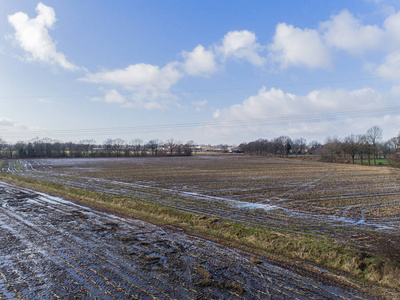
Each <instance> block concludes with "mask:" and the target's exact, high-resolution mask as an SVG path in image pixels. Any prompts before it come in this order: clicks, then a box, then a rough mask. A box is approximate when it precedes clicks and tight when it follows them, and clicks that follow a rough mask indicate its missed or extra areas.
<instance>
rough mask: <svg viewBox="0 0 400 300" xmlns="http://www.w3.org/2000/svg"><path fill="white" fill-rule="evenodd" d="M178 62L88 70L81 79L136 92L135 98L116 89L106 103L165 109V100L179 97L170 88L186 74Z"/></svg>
mask: <svg viewBox="0 0 400 300" xmlns="http://www.w3.org/2000/svg"><path fill="white" fill-rule="evenodd" d="M178 65H179V64H178V63H176V62H172V63H169V64H167V65H166V66H165V67H163V68H160V67H159V66H155V65H150V64H135V65H130V66H128V67H126V68H125V69H116V70H113V71H103V72H97V73H88V74H86V76H85V77H83V78H80V80H83V81H86V82H91V83H96V84H106V85H111V86H116V87H118V88H123V89H125V90H128V91H131V92H132V98H131V99H127V98H125V97H123V96H122V95H121V94H120V93H118V92H117V91H116V89H112V90H111V91H109V92H108V93H107V94H106V96H105V98H104V101H106V102H109V103H119V104H123V106H125V107H141V108H146V109H154V108H164V107H165V105H163V104H162V102H165V101H161V100H162V99H174V98H175V97H174V96H173V95H172V94H171V93H170V92H169V89H170V88H171V87H172V86H173V85H174V84H176V83H177V82H178V81H179V79H181V78H182V76H183V74H182V73H181V72H180V71H179V70H178V69H177V67H178ZM159 100H160V101H159Z"/></svg>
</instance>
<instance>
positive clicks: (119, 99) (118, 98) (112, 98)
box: [104, 89, 127, 104]
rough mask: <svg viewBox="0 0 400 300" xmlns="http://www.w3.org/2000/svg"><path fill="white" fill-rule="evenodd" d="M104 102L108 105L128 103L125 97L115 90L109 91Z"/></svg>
mask: <svg viewBox="0 0 400 300" xmlns="http://www.w3.org/2000/svg"><path fill="white" fill-rule="evenodd" d="M104 101H105V102H107V103H119V104H123V103H126V102H127V101H126V99H125V97H124V96H122V95H121V94H120V93H118V92H117V91H116V90H114V89H112V90H110V91H107V93H106V95H105V96H104Z"/></svg>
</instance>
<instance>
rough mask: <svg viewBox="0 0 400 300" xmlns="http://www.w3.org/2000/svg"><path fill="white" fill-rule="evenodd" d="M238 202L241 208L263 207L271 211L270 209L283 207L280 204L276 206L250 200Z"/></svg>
mask: <svg viewBox="0 0 400 300" xmlns="http://www.w3.org/2000/svg"><path fill="white" fill-rule="evenodd" d="M237 202H238V203H237V206H238V207H239V208H249V209H263V210H265V211H269V210H273V209H281V208H280V207H279V206H276V205H268V204H261V203H250V202H242V201H237Z"/></svg>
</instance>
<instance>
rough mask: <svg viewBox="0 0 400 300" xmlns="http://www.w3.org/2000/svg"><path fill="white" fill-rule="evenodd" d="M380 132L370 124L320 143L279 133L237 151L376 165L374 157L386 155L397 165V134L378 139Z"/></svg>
mask: <svg viewBox="0 0 400 300" xmlns="http://www.w3.org/2000/svg"><path fill="white" fill-rule="evenodd" d="M382 133H383V130H382V129H381V128H380V127H379V126H373V127H371V128H370V129H368V130H367V132H366V133H364V134H350V135H348V136H346V137H345V138H343V139H340V138H337V137H333V138H332V137H329V138H327V139H326V141H325V143H324V144H320V143H319V142H317V141H312V142H311V143H308V144H307V141H306V140H305V139H303V138H299V139H295V140H292V139H291V138H290V137H288V136H280V137H277V138H273V139H271V140H267V139H259V140H256V141H253V142H249V143H242V144H240V145H239V147H238V150H239V151H240V152H243V153H245V154H248V155H273V156H280V157H288V156H289V155H295V156H298V155H316V156H318V157H319V159H320V160H322V161H327V162H341V163H353V164H354V163H355V160H356V159H357V160H359V161H360V163H361V164H369V165H371V164H374V165H376V164H377V159H378V158H389V159H390V162H391V163H393V164H397V165H400V133H399V135H398V136H396V137H393V138H391V139H389V140H388V141H382Z"/></svg>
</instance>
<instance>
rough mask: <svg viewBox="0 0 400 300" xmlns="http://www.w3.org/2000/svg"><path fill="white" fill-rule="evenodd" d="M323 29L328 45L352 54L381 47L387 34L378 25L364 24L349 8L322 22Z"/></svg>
mask: <svg viewBox="0 0 400 300" xmlns="http://www.w3.org/2000/svg"><path fill="white" fill-rule="evenodd" d="M321 30H322V31H323V35H324V38H325V40H326V42H327V43H328V45H330V46H332V47H336V48H338V49H341V50H345V51H348V52H350V53H352V54H359V53H363V52H364V51H367V50H374V49H378V48H381V47H382V42H383V38H384V34H385V33H384V31H383V30H382V29H380V28H379V27H378V26H376V25H362V24H361V22H360V21H359V20H358V19H356V18H354V16H353V15H352V14H351V13H350V12H349V11H347V10H344V11H342V12H341V13H339V14H338V15H335V16H332V17H331V19H330V20H329V21H326V22H323V23H321Z"/></svg>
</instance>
